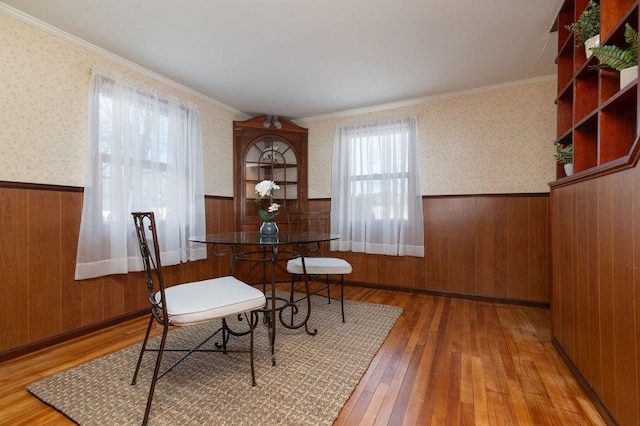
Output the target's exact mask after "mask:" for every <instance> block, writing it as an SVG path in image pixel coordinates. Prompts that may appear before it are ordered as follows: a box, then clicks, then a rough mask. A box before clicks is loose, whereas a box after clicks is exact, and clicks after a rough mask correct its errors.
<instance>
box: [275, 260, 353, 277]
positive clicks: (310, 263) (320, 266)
mask: <svg viewBox="0 0 640 426" xmlns="http://www.w3.org/2000/svg"><path fill="white" fill-rule="evenodd" d="M304 265H305V268H306V269H307V274H308V275H325V274H330V275H331V274H350V273H351V271H352V270H353V269H352V268H351V264H350V263H349V262H347V261H346V260H344V259H340V258H337V257H305V258H304ZM287 272H289V273H291V274H300V275H301V274H303V273H304V271H303V270H302V258H301V257H298V258H295V259H291V260H290V261H288V262H287Z"/></svg>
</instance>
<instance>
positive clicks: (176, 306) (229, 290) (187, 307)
mask: <svg viewBox="0 0 640 426" xmlns="http://www.w3.org/2000/svg"><path fill="white" fill-rule="evenodd" d="M164 293H165V296H166V299H167V300H166V301H165V303H166V305H167V313H168V315H169V323H170V324H172V325H190V324H196V323H199V322H203V321H208V320H211V319H214V318H222V317H225V316H229V315H233V314H238V313H241V312H248V311H252V310H254V309H258V308H262V307H264V305H265V303H266V301H265V296H264V293H262V292H261V291H260V290H258V289H257V288H254V287H251V286H250V285H248V284H246V283H243V282H242V281H240V280H238V279H236V278H234V277H232V276H226V277H220V278H214V279H210V280H205V281H196V282H192V283H186V284H179V285H175V286H172V287H168V288H166V289H165V291H164ZM155 298H156V300H158V301H159V300H160V292H158V293H156V295H155Z"/></svg>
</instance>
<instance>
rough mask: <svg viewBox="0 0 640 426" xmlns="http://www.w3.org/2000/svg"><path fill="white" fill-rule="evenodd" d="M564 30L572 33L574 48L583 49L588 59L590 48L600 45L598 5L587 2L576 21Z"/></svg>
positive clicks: (591, 1)
mask: <svg viewBox="0 0 640 426" xmlns="http://www.w3.org/2000/svg"><path fill="white" fill-rule="evenodd" d="M565 28H566V29H568V30H569V31H571V32H572V33H573V37H574V45H575V46H576V47H580V46H584V47H585V54H586V55H587V59H589V58H590V57H591V50H590V48H591V47H594V46H598V45H599V44H600V4H598V3H596V2H595V1H594V0H589V3H588V4H587V7H585V9H584V11H583V12H582V14H581V15H580V17H579V18H578V20H577V21H576V22H574V23H573V24H569V25H567V26H566V27H565Z"/></svg>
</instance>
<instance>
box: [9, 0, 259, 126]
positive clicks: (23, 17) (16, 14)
mask: <svg viewBox="0 0 640 426" xmlns="http://www.w3.org/2000/svg"><path fill="white" fill-rule="evenodd" d="M0 12H3V13H5V14H7V15H9V16H11V17H13V18H15V19H17V20H18V21H20V22H23V23H25V24H27V25H30V26H32V27H34V28H36V29H39V30H42V31H44V32H46V33H49V34H51V35H53V36H56V37H58V38H60V39H63V40H65V41H68V42H69V43H72V44H75V45H76V46H79V47H81V48H83V49H86V50H89V51H91V52H93V53H95V54H97V55H100V56H102V57H103V58H106V59H108V60H110V61H112V62H115V63H117V64H120V65H122V66H124V67H127V68H128V69H130V70H132V71H135V72H137V73H139V74H142V75H144V76H146V77H149V78H152V79H154V80H156V81H159V82H161V83H164V84H166V85H167V86H170V87H173V88H175V89H178V90H180V91H182V92H185V93H188V94H190V95H194V96H196V97H197V98H199V99H201V100H203V101H205V102H208V103H210V104H213V105H216V106H218V107H220V108H222V109H225V110H227V111H229V112H232V113H234V114H238V115H240V116H242V117H245V118H250V117H251V116H250V115H249V114H246V113H244V112H242V111H239V110H237V109H235V108H232V107H230V106H229V105H226V104H223V103H222V102H220V101H217V100H215V99H213V98H211V97H209V96H207V95H204V94H202V93H200V92H198V91H196V90H194V89H192V88H190V87H187V86H185V85H183V84H180V83H178V82H176V81H173V80H171V79H170V78H167V77H165V76H163V75H161V74H158V73H157V72H155V71H152V70H150V69H148V68H145V67H143V66H141V65H138V64H136V63H135V62H132V61H130V60H128V59H125V58H123V57H121V56H118V55H116V54H115V53H112V52H109V51H108V50H106V49H103V48H101V47H98V46H96V45H94V44H91V43H89V42H88V41H86V40H83V39H81V38H79V37H76V36H74V35H73V34H69V33H67V32H65V31H62V30H61V29H59V28H57V27H54V26H53V25H50V24H47V23H46V22H43V21H41V20H39V19H37V18H34V17H33V16H31V15H28V14H26V13H24V12H22V11H20V10H18V9H15V8H13V7H11V6H9V5H7V4H6V3H2V2H0Z"/></svg>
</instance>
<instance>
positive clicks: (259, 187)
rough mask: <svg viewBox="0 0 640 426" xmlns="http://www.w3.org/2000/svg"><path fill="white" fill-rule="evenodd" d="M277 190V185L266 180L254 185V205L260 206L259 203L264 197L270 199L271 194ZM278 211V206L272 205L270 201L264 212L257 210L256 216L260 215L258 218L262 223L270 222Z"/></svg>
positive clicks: (276, 204)
mask: <svg viewBox="0 0 640 426" xmlns="http://www.w3.org/2000/svg"><path fill="white" fill-rule="evenodd" d="M278 189H280V187H279V186H278V184H277V183H275V182H274V181H272V180H268V179H266V180H263V181H261V182H260V183H258V184H256V187H255V193H256V203H258V205H260V202H261V201H262V199H263V198H266V197H269V199H271V194H272V193H273V191H276V190H278ZM278 209H280V204H278V203H274V202H273V201H271V203H270V204H269V206H268V207H267V209H266V210H265V209H259V210H258V214H259V215H260V218H261V219H262V220H263V221H264V222H271V221H273V218H274V217H276V216H278V214H280V212H279V211H278Z"/></svg>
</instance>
